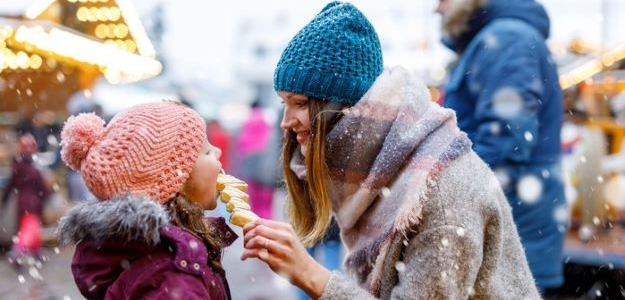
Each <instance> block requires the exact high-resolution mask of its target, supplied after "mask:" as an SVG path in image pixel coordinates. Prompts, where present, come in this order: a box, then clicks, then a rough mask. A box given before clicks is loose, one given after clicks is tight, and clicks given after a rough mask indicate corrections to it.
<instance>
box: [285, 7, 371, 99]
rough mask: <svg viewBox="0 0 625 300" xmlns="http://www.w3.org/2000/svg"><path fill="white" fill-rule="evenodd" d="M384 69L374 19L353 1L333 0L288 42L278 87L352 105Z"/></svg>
mask: <svg viewBox="0 0 625 300" xmlns="http://www.w3.org/2000/svg"><path fill="white" fill-rule="evenodd" d="M382 68H383V63H382V48H381V46H380V40H379V39H378V35H377V33H376V32H375V29H374V28H373V26H372V25H371V23H369V21H368V20H367V18H366V17H365V16H364V15H363V14H362V12H360V11H359V10H358V9H357V8H356V7H354V6H353V5H351V4H349V3H341V2H332V3H330V4H328V5H327V6H326V7H325V8H324V9H323V10H322V11H321V12H320V13H319V14H318V15H317V16H316V17H315V18H314V19H313V20H312V21H311V22H310V23H309V24H308V25H306V26H305V27H304V28H302V29H301V30H300V31H299V32H298V33H297V34H296V35H295V37H293V39H292V40H291V41H290V42H289V44H288V46H287V47H286V49H285V50H284V52H283V53H282V57H281V58H280V61H279V62H278V65H277V67H276V70H275V74H274V88H275V90H276V91H287V92H292V93H296V94H303V95H306V96H308V97H312V98H317V99H322V100H326V101H332V102H339V103H343V104H349V105H352V104H354V103H356V102H358V100H360V98H361V97H362V96H363V95H364V94H365V93H366V92H367V90H369V88H370V87H371V86H372V85H373V82H374V81H375V79H376V77H378V76H379V75H380V74H381V73H382Z"/></svg>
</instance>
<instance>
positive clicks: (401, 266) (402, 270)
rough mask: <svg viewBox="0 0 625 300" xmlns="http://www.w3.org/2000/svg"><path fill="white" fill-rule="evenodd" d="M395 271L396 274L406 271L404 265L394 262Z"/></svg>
mask: <svg viewBox="0 0 625 300" xmlns="http://www.w3.org/2000/svg"><path fill="white" fill-rule="evenodd" d="M395 270H397V272H399V273H403V272H405V271H406V264H405V263H403V262H401V261H398V262H396V263H395Z"/></svg>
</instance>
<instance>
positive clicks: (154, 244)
mask: <svg viewBox="0 0 625 300" xmlns="http://www.w3.org/2000/svg"><path fill="white" fill-rule="evenodd" d="M61 147H62V152H61V154H62V158H63V160H64V161H65V163H66V164H67V165H68V166H69V167H71V168H73V169H76V170H79V171H80V173H81V174H82V176H83V178H84V180H85V182H86V184H87V186H88V187H89V190H90V191H91V192H92V193H93V194H94V195H95V196H96V197H97V198H98V200H99V201H97V202H94V203H86V204H82V205H79V206H75V207H73V208H72V209H71V210H70V211H69V212H68V213H67V215H66V216H64V217H63V218H62V219H61V221H60V224H59V228H58V234H59V239H60V241H61V243H63V244H76V252H75V254H74V258H73V261H72V272H73V274H74V279H75V281H76V283H77V285H78V288H79V289H80V291H81V293H82V294H83V295H84V296H85V297H87V298H89V299H139V298H141V299H213V300H214V299H230V292H229V288H228V284H227V282H226V277H225V272H224V270H223V268H222V266H221V263H220V260H221V251H222V247H225V246H228V245H230V244H231V243H232V242H233V240H234V239H235V238H236V235H235V234H234V232H233V231H231V230H230V229H229V228H228V226H227V225H226V224H225V221H224V219H223V218H215V219H209V220H208V219H204V217H203V210H210V209H214V208H215V206H216V198H217V196H218V192H217V190H216V179H217V175H218V174H219V172H220V170H221V164H220V163H219V161H218V158H219V155H220V150H219V149H217V148H215V147H213V146H211V145H210V144H209V143H208V142H207V140H206V128H205V125H204V122H203V120H202V119H201V118H200V116H199V115H198V114H197V113H196V112H194V111H193V110H191V109H189V108H187V107H185V106H183V105H181V104H179V103H176V102H170V101H163V102H159V103H149V104H143V105H138V106H135V107H132V108H130V109H129V110H127V111H124V112H122V113H119V114H118V115H116V116H115V117H114V118H113V119H112V120H111V121H110V123H109V124H108V125H106V127H105V126H104V121H103V120H102V119H100V118H99V117H97V116H96V115H95V114H80V115H78V116H73V117H70V118H69V119H68V120H67V122H66V123H65V127H64V128H63V132H62V134H61Z"/></svg>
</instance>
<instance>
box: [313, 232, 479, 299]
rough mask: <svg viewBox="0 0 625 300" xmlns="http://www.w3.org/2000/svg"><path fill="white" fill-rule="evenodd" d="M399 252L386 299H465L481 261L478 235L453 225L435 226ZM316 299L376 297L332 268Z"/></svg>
mask: <svg viewBox="0 0 625 300" xmlns="http://www.w3.org/2000/svg"><path fill="white" fill-rule="evenodd" d="M403 254H404V255H403V257H404V260H403V264H401V263H397V264H396V265H395V267H396V268H397V270H398V272H397V283H396V285H395V286H394V287H393V288H392V290H391V297H390V299H468V298H469V296H471V294H472V293H473V285H474V282H475V281H476V277H477V274H478V270H479V268H480V265H481V262H482V235H481V233H478V232H469V231H467V230H465V229H464V228H461V227H457V226H441V227H436V228H432V229H430V230H427V231H425V232H422V233H420V234H419V235H417V236H415V237H414V238H413V239H412V240H411V241H410V243H409V244H408V246H407V247H406V248H405V251H404V253H403ZM384 280H389V281H391V282H392V280H391V279H389V278H385V279H383V282H384ZM320 299H322V300H326V299H328V300H329V299H339V300H341V299H345V300H347V299H377V298H375V297H374V296H372V295H371V294H369V293H368V292H367V291H366V290H365V289H362V288H361V287H360V286H358V284H356V283H355V282H354V281H352V280H351V279H350V278H348V277H346V276H345V275H343V274H341V273H339V272H334V273H333V274H332V276H331V277H330V280H329V281H328V284H327V285H326V287H325V289H324V291H323V294H322V296H321V297H320Z"/></svg>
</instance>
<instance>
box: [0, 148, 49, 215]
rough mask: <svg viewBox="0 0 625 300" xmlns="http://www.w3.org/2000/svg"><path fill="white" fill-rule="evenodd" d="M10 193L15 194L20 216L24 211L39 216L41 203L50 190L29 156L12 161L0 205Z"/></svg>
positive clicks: (41, 209)
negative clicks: (11, 167)
mask: <svg viewBox="0 0 625 300" xmlns="http://www.w3.org/2000/svg"><path fill="white" fill-rule="evenodd" d="M11 193H16V194H17V211H18V216H19V217H20V218H21V216H23V215H25V214H26V213H29V214H34V215H37V216H38V217H39V218H41V214H42V212H43V203H44V201H45V200H46V198H48V196H50V193H51V191H50V189H49V188H48V187H47V186H46V184H45V182H44V181H43V176H41V172H39V170H38V169H37V168H36V167H35V165H34V164H33V160H32V158H30V156H24V157H21V158H19V159H16V160H14V161H13V170H12V172H11V177H10V179H9V182H8V183H7V186H6V187H5V189H4V194H3V195H2V199H0V206H2V205H4V204H5V203H6V202H7V201H8V199H9V195H10V194H11Z"/></svg>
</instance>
